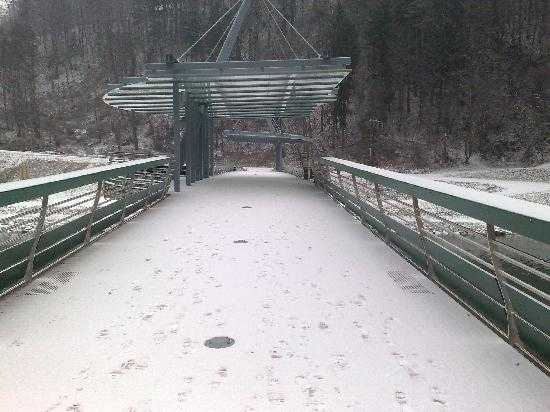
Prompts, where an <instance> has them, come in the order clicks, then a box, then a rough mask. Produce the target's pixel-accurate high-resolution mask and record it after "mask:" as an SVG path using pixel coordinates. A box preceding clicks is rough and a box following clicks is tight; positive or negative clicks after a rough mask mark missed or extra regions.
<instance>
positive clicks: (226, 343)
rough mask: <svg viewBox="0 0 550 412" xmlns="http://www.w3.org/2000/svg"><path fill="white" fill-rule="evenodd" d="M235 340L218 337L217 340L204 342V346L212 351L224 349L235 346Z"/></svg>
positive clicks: (212, 339)
mask: <svg viewBox="0 0 550 412" xmlns="http://www.w3.org/2000/svg"><path fill="white" fill-rule="evenodd" d="M234 343H235V339H233V338H229V337H227V336H216V337H215V338H211V339H208V340H207V341H206V342H204V346H207V347H209V348H212V349H223V348H228V347H230V346H233V344H234Z"/></svg>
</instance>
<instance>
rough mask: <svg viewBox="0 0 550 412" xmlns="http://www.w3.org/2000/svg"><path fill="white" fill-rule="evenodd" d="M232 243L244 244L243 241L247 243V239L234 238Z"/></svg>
mask: <svg viewBox="0 0 550 412" xmlns="http://www.w3.org/2000/svg"><path fill="white" fill-rule="evenodd" d="M233 243H237V244H245V243H248V240H235V241H234V242H233Z"/></svg>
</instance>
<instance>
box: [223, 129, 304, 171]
mask: <svg viewBox="0 0 550 412" xmlns="http://www.w3.org/2000/svg"><path fill="white" fill-rule="evenodd" d="M223 137H224V138H225V139H229V140H232V141H235V142H243V143H267V144H272V145H273V146H274V148H275V170H276V171H277V172H282V171H283V169H284V164H283V145H284V144H285V143H290V144H305V143H309V142H310V140H309V139H307V138H306V137H304V136H301V135H298V134H289V133H269V132H245V131H238V130H225V131H224V132H223Z"/></svg>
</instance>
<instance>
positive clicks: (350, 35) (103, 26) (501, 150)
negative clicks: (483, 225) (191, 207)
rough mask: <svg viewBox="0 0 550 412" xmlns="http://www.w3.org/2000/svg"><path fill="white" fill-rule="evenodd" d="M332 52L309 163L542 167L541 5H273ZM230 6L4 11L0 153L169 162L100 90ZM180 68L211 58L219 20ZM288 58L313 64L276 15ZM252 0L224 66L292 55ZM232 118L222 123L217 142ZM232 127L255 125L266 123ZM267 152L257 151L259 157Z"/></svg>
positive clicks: (159, 57)
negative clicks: (335, 59)
mask: <svg viewBox="0 0 550 412" xmlns="http://www.w3.org/2000/svg"><path fill="white" fill-rule="evenodd" d="M273 3H274V4H275V5H276V6H277V7H278V8H279V9H280V10H281V11H282V12H283V13H284V14H285V15H286V16H287V17H288V18H289V20H290V21H291V22H293V24H294V25H295V26H296V27H298V28H299V29H300V30H301V31H302V32H303V33H304V34H305V35H306V37H307V38H308V39H309V40H310V41H311V42H312V44H313V45H314V46H315V47H316V48H317V49H318V50H319V51H320V52H321V53H322V54H323V55H326V56H351V57H352V58H353V76H351V77H350V78H349V79H348V80H347V81H346V82H345V83H344V85H343V87H342V88H341V89H340V98H339V101H338V103H337V104H335V105H334V106H324V107H322V108H320V109H319V110H318V111H317V112H316V113H315V115H314V116H313V117H312V118H311V119H309V120H308V121H305V120H296V121H292V122H288V123H287V124H286V125H285V127H286V129H288V130H289V131H290V132H295V133H305V134H306V135H308V136H311V137H313V138H314V141H315V145H314V152H315V153H317V154H334V155H337V156H340V157H346V158H351V159H354V160H358V161H361V162H365V163H370V164H377V165H414V166H416V167H425V166H437V165H449V164H453V163H459V162H467V161H468V160H469V159H470V157H471V156H472V155H473V154H479V155H480V156H481V157H482V158H483V159H486V160H489V161H498V160H501V161H512V162H517V163H524V164H536V163H540V162H542V161H544V160H545V159H548V158H549V140H550V138H549V133H550V103H549V102H550V83H549V82H550V57H549V56H550V2H548V0H463V1H456V0H415V1H409V0H340V1H338V0H277V1H275V0H274V1H273ZM232 4H234V0H117V1H111V0H95V1H93V2H91V1H88V0H13V1H12V2H11V4H10V6H9V7H8V12H7V13H6V14H5V15H4V16H3V17H2V20H1V23H0V147H2V148H9V149H24V150H43V149H51V150H53V149H55V150H64V151H67V152H73V153H98V152H108V151H112V150H113V148H122V147H124V146H127V147H131V148H135V149H144V148H145V149H153V150H159V151H170V150H171V140H170V127H171V126H170V121H169V119H167V118H164V117H161V116H138V115H131V114H128V113H125V112H120V111H116V110H113V109H110V108H109V107H107V106H106V105H105V104H104V103H103V102H102V99H101V97H102V95H103V93H104V87H105V85H106V83H108V82H116V81H118V80H119V79H120V78H121V77H123V76H135V75H140V74H141V71H140V70H141V67H142V64H143V63H144V62H155V61H164V59H165V56H166V55H167V54H169V53H171V54H174V55H176V56H178V55H180V54H181V53H182V52H183V51H184V50H185V49H187V48H188V47H189V46H190V45H191V44H192V43H193V42H194V41H195V40H196V39H197V38H198V37H199V36H200V34H201V33H203V32H204V31H206V30H207V29H208V28H209V27H210V26H211V25H212V24H213V23H214V22H215V21H216V20H217V19H218V17H219V16H221V15H222V14H223V12H224V11H225V10H226V9H227V8H229V7H230V6H231V5H232ZM229 20H230V18H229V19H228V20H227V21H226V22H224V24H223V25H221V26H220V28H218V29H216V30H213V31H212V32H211V34H210V35H209V36H208V37H207V38H206V39H205V40H204V41H203V42H201V43H199V44H198V46H197V47H196V48H195V49H194V50H193V52H192V53H190V55H189V56H188V59H189V60H206V59H207V58H209V57H210V58H211V59H212V55H211V51H212V49H214V48H215V46H216V44H217V42H218V39H219V38H220V36H221V35H222V34H223V29H224V27H225V25H227V24H228V23H229ZM278 23H279V24H280V26H281V28H282V30H283V31H284V32H285V34H286V35H287V36H288V39H289V41H290V42H291V44H292V45H293V49H294V51H295V52H296V55H297V56H298V57H301V58H305V57H314V56H312V54H311V52H310V51H309V49H308V48H307V47H306V45H305V44H304V43H303V42H302V41H301V40H300V39H299V38H298V37H297V36H296V35H295V34H294V33H293V32H292V31H291V30H289V27H288V25H286V24H285V23H284V22H283V21H282V20H281V19H279V20H278ZM293 57H294V55H293V52H292V51H291V50H290V48H289V47H288V46H287V44H286V43H285V42H284V41H283V40H282V38H281V36H280V34H279V32H278V28H277V26H276V24H275V23H274V21H273V19H272V18H271V17H270V15H269V13H267V12H266V2H265V1H264V0H258V1H256V3H255V8H254V11H253V13H252V14H251V16H249V18H248V21H247V23H246V27H245V30H244V31H243V33H242V35H241V41H240V43H239V46H238V48H237V50H235V52H234V56H233V59H244V60H254V59H273V58H277V59H279V58H293ZM228 126H230V127H232V126H235V125H234V124H233V123H228V122H225V124H224V122H219V124H218V129H219V130H218V131H221V130H222V129H223V128H224V127H228ZM237 126H238V127H247V128H257V129H265V128H266V125H265V123H264V124H262V123H261V122H258V123H257V124H254V123H249V124H245V123H239V124H237ZM260 157H261V156H260Z"/></svg>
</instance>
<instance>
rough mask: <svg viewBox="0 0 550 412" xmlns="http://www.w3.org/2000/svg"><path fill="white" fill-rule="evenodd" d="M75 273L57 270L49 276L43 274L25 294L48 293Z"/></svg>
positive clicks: (67, 281)
mask: <svg viewBox="0 0 550 412" xmlns="http://www.w3.org/2000/svg"><path fill="white" fill-rule="evenodd" d="M76 275H78V272H57V273H54V274H52V275H50V276H44V277H43V278H42V279H40V280H37V281H35V283H34V284H33V285H32V288H31V289H30V290H29V291H28V292H26V293H25V295H28V296H37V295H50V294H51V293H53V292H55V291H56V290H57V289H59V288H60V287H61V286H62V285H66V284H67V283H69V282H70V281H71V280H72V278H74V277H75V276H76Z"/></svg>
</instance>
